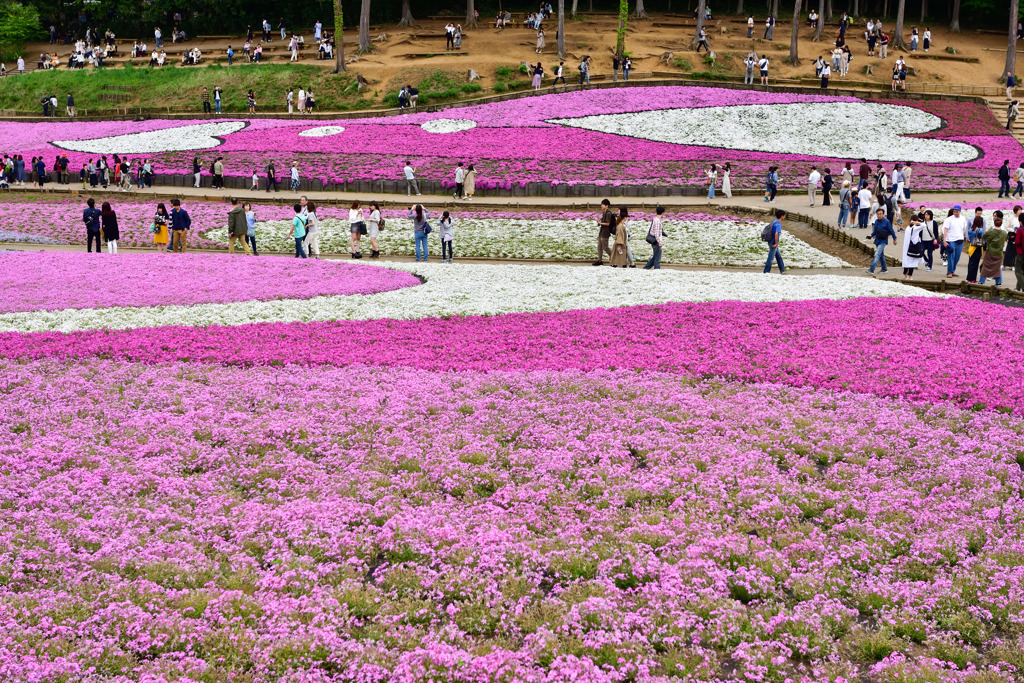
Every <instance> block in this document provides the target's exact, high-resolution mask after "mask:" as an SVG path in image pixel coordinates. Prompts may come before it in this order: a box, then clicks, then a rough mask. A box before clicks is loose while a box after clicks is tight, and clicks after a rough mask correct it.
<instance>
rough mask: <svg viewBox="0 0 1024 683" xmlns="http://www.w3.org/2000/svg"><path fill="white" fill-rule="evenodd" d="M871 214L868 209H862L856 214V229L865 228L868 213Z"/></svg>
mask: <svg viewBox="0 0 1024 683" xmlns="http://www.w3.org/2000/svg"><path fill="white" fill-rule="evenodd" d="M870 212H871V209H870V208H869V207H864V208H863V209H861V210H860V211H858V212H857V227H858V228H866V227H868V213H870Z"/></svg>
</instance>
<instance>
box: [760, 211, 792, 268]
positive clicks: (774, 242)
mask: <svg viewBox="0 0 1024 683" xmlns="http://www.w3.org/2000/svg"><path fill="white" fill-rule="evenodd" d="M785 218H786V212H785V211H784V210H782V209H775V220H773V221H772V222H771V223H769V224H768V225H766V226H765V227H764V229H763V230H762V231H761V239H762V240H763V241H765V242H767V243H768V260H767V261H765V262H764V272H765V273H770V272H772V261H775V262H776V263H777V264H778V265H779V275H782V274H783V273H785V272H786V264H785V263H783V261H782V252H780V251H779V242H780V240H782V221H783V220H785Z"/></svg>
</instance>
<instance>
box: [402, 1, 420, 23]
mask: <svg viewBox="0 0 1024 683" xmlns="http://www.w3.org/2000/svg"><path fill="white" fill-rule="evenodd" d="M414 21H416V20H415V19H413V18H412V10H410V9H409V0H402V20H401V21H400V22H398V25H399V26H412V22H414Z"/></svg>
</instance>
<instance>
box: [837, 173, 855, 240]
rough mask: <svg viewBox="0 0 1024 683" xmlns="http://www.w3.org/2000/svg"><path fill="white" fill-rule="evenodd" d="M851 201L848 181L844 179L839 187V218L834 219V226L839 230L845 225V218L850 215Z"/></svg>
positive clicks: (851, 195)
mask: <svg viewBox="0 0 1024 683" xmlns="http://www.w3.org/2000/svg"><path fill="white" fill-rule="evenodd" d="M852 202H853V192H851V191H850V181H849V180H844V181H843V186H842V187H841V188H839V218H838V219H836V227H837V228H839V229H840V230H842V229H843V228H845V227H846V219H847V217H849V215H850V207H851V206H852Z"/></svg>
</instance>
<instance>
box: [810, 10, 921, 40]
mask: <svg viewBox="0 0 1024 683" xmlns="http://www.w3.org/2000/svg"><path fill="white" fill-rule="evenodd" d="M901 2H902V0H901ZM824 28H825V0H818V26H817V27H816V28H815V29H814V38H812V40H813V41H814V42H816V43H817V42H818V41H819V40H821V32H822V30H823V29H824Z"/></svg>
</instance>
